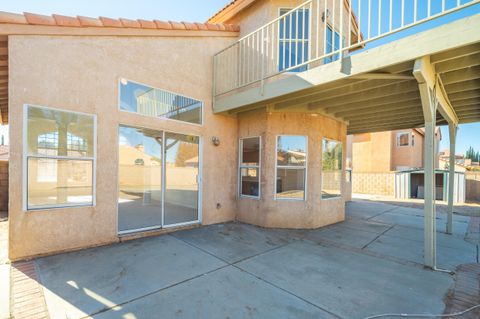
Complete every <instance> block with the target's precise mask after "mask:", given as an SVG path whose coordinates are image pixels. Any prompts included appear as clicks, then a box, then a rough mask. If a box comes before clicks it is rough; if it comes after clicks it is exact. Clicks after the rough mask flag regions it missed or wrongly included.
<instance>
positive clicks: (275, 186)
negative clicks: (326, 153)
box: [273, 134, 308, 202]
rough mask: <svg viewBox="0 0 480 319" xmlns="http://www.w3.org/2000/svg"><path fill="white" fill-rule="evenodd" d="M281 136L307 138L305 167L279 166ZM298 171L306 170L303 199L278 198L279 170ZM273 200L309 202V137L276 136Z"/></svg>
mask: <svg viewBox="0 0 480 319" xmlns="http://www.w3.org/2000/svg"><path fill="white" fill-rule="evenodd" d="M280 136H301V137H304V138H305V165H304V166H287V165H278V138H279V137H280ZM279 168H282V169H296V170H304V176H303V198H294V197H278V196H277V178H278V169H279ZM273 183H274V184H273V199H274V200H280V201H296V202H302V201H303V202H306V201H307V191H308V188H307V185H308V136H307V135H294V134H278V135H275V179H274V180H273Z"/></svg>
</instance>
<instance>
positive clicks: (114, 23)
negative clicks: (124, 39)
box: [98, 17, 123, 28]
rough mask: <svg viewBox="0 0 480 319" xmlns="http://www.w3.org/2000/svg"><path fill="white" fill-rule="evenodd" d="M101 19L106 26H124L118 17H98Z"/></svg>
mask: <svg viewBox="0 0 480 319" xmlns="http://www.w3.org/2000/svg"><path fill="white" fill-rule="evenodd" d="M98 18H99V19H100V21H102V23H103V26H104V27H111V28H122V27H123V25H122V22H120V20H117V19H112V18H106V17H98Z"/></svg>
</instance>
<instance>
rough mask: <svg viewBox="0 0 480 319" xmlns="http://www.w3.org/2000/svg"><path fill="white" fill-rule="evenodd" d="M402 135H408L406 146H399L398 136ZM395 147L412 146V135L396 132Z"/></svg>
mask: <svg viewBox="0 0 480 319" xmlns="http://www.w3.org/2000/svg"><path fill="white" fill-rule="evenodd" d="M403 134H408V144H407V145H400V136H401V135H403ZM396 145H397V147H408V146H410V145H412V134H411V133H410V132H398V133H397V138H396Z"/></svg>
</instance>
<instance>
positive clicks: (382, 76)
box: [352, 72, 414, 80]
mask: <svg viewBox="0 0 480 319" xmlns="http://www.w3.org/2000/svg"><path fill="white" fill-rule="evenodd" d="M352 79H360V80H414V77H413V76H412V75H409V74H392V73H381V72H372V73H363V74H359V75H354V76H352Z"/></svg>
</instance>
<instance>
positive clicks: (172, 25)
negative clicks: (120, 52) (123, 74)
mask: <svg viewBox="0 0 480 319" xmlns="http://www.w3.org/2000/svg"><path fill="white" fill-rule="evenodd" d="M0 23H9V24H27V25H39V26H40V25H41V26H60V27H77V28H82V27H97V28H98V27H105V28H135V29H161V30H193V31H195V30H198V31H227V32H238V31H240V27H239V26H237V25H232V24H223V23H190V22H173V21H160V20H153V21H151V20H143V19H138V20H130V19H124V18H119V19H112V18H106V17H99V18H90V17H83V16H77V17H69V16H64V15H59V14H53V15H51V16H47V15H41V14H35V13H28V12H24V13H23V14H19V13H11V12H4V11H0Z"/></svg>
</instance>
